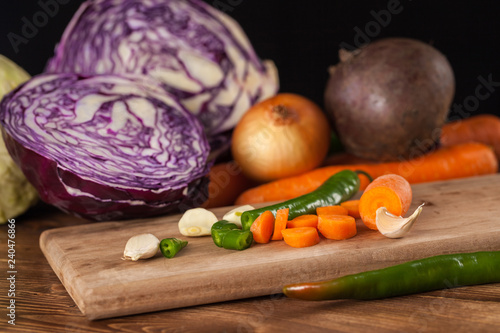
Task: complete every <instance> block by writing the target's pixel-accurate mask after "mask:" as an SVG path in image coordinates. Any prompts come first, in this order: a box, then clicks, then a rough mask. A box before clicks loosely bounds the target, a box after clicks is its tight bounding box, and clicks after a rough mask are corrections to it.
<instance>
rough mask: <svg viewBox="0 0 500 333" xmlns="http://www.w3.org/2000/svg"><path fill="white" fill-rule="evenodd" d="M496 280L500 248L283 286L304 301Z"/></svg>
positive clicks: (370, 296) (380, 295) (399, 293)
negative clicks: (499, 249) (498, 249)
mask: <svg viewBox="0 0 500 333" xmlns="http://www.w3.org/2000/svg"><path fill="white" fill-rule="evenodd" d="M495 282H500V251H494V252H476V253H457V254H447V255H439V256H434V257H429V258H425V259H421V260H415V261H410V262H407V263H404V264H400V265H396V266H391V267H387V268H383V269H378V270H373V271H368V272H363V273H359V274H352V275H346V276H343V277H340V278H337V279H334V280H330V281H322V282H313V283H298V284H291V285H287V286H285V287H284V288H283V292H284V294H285V295H286V296H288V297H291V298H300V299H304V300H311V301H320V300H333V299H364V300H368V299H379V298H386V297H392V296H402V295H409V294H415V293H421V292H426V291H432V290H438V289H445V288H454V287H460V286H467V285H476V284H485V283H495Z"/></svg>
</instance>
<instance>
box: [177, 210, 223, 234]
mask: <svg viewBox="0 0 500 333" xmlns="http://www.w3.org/2000/svg"><path fill="white" fill-rule="evenodd" d="M217 221H218V219H217V216H215V214H214V213H212V212H211V211H209V210H207V209H205V208H192V209H188V210H187V211H185V212H184V214H183V215H182V217H181V219H180V220H179V224H178V227H179V232H180V233H181V234H182V235H184V236H188V237H199V236H210V235H211V233H210V231H211V228H212V225H213V224H214V223H215V222H217Z"/></svg>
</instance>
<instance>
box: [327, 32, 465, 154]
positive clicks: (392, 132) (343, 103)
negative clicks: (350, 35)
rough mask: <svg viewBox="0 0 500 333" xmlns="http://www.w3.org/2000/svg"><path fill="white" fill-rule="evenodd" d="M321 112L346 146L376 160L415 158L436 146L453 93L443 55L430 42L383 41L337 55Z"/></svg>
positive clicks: (449, 72)
mask: <svg viewBox="0 0 500 333" xmlns="http://www.w3.org/2000/svg"><path fill="white" fill-rule="evenodd" d="M340 60H341V61H340V63H339V64H338V65H336V66H334V67H331V68H330V78H329V81H328V84H327V87H326V90H325V109H326V111H327V113H328V115H329V116H330V117H331V120H332V122H333V126H334V128H335V130H336V132H337V134H338V136H339V138H340V140H341V142H342V144H343V146H344V148H345V150H346V151H347V152H349V153H351V154H353V155H356V156H358V157H361V158H366V159H371V160H375V161H391V160H402V159H407V158H414V157H417V156H419V155H422V154H424V153H426V152H427V151H429V150H430V149H432V148H433V147H435V145H436V143H437V142H438V140H439V133H440V129H441V127H442V126H443V125H444V123H445V121H446V117H447V114H448V110H449V107H450V105H451V102H452V99H453V96H454V93H455V78H454V75H453V70H452V68H451V65H450V63H449V62H448V60H447V59H446V57H445V56H444V55H443V54H442V53H441V52H439V51H438V50H437V49H435V48H434V47H432V46H431V45H429V44H426V43H423V42H420V41H417V40H413V39H408V38H386V39H381V40H378V41H375V42H373V43H371V44H368V45H366V46H364V47H362V48H360V49H358V50H355V51H352V52H348V51H345V50H341V51H340Z"/></svg>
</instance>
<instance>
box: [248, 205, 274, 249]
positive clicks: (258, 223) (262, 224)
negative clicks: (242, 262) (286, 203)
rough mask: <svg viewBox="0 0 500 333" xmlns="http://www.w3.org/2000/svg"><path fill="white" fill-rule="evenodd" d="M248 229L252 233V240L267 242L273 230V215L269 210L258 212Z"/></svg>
mask: <svg viewBox="0 0 500 333" xmlns="http://www.w3.org/2000/svg"><path fill="white" fill-rule="evenodd" d="M250 231H251V232H252V234H253V240H254V241H255V242H256V243H262V244H265V243H269V241H270V240H271V236H272V234H273V231H274V215H273V213H271V211H270V210H266V211H265V212H264V213H262V214H260V215H259V217H257V219H255V221H254V222H253V223H252V226H251V227H250Z"/></svg>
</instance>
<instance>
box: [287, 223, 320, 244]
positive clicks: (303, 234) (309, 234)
mask: <svg viewBox="0 0 500 333" xmlns="http://www.w3.org/2000/svg"><path fill="white" fill-rule="evenodd" d="M281 233H282V234H283V239H284V240H285V243H287V244H288V245H290V246H292V247H308V246H313V245H316V244H318V243H319V241H320V238H319V234H318V230H317V229H316V228H313V227H299V228H291V229H285V230H283V231H282V232H281Z"/></svg>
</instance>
